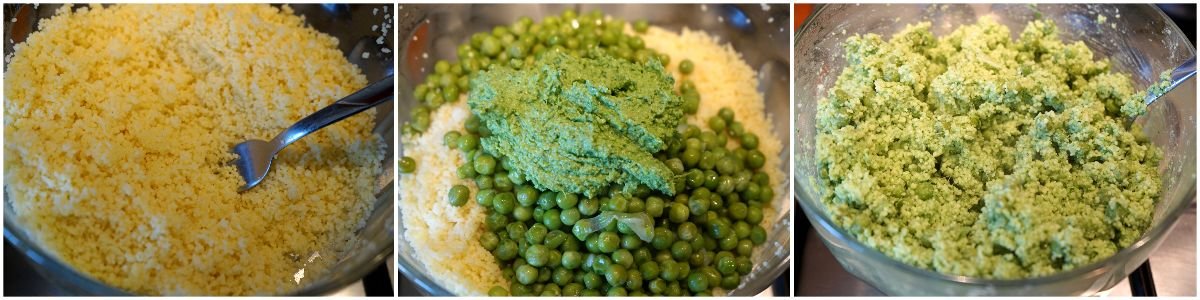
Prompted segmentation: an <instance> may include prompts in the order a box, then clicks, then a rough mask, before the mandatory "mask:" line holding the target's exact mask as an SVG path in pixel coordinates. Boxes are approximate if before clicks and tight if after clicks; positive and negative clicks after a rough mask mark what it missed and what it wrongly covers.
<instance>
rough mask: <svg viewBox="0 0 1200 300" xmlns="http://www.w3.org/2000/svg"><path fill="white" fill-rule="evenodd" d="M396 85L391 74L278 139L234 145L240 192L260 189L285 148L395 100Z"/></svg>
mask: <svg viewBox="0 0 1200 300" xmlns="http://www.w3.org/2000/svg"><path fill="white" fill-rule="evenodd" d="M394 85H395V80H394V79H393V77H392V76H391V75H389V76H388V77H386V78H383V79H382V80H380V81H376V82H375V83H372V84H371V85H369V86H367V87H366V88H363V89H361V90H358V91H357V92H354V94H350V96H346V98H342V99H341V100H338V101H337V102H334V103H333V104H330V105H329V106H326V107H325V108H322V109H321V110H318V111H317V112H315V113H313V114H311V115H308V116H307V117H304V119H301V120H300V121H299V122H296V124H292V126H291V127H288V128H287V130H284V131H283V133H280V134H279V135H277V136H275V139H272V140H271V141H270V142H268V141H263V140H255V139H251V140H246V141H245V142H242V143H240V144H237V145H236V146H233V149H232V150H231V151H232V152H233V153H234V154H237V155H238V158H237V159H235V160H233V161H232V162H231V163H233V164H234V165H235V166H237V170H238V175H241V176H242V179H244V180H245V181H246V184H245V185H243V186H242V187H241V188H239V189H238V192H244V191H246V190H249V189H251V188H254V187H255V186H258V184H259V183H261V182H262V180H263V178H264V177H266V176H267V171H269V170H270V169H271V161H273V160H275V155H276V154H278V153H279V151H281V150H283V148H284V147H287V146H288V145H291V144H292V142H295V141H297V140H300V138H302V137H304V136H306V135H308V134H309V133H313V132H314V131H317V130H319V129H321V128H325V126H329V125H330V124H333V123H336V122H337V121H341V120H342V119H345V118H346V117H349V116H352V115H355V114H357V113H359V112H362V111H364V110H367V109H368V108H372V107H375V106H376V105H379V104H380V103H384V102H387V101H391V100H392V97H393V94H394V93H393V87H394Z"/></svg>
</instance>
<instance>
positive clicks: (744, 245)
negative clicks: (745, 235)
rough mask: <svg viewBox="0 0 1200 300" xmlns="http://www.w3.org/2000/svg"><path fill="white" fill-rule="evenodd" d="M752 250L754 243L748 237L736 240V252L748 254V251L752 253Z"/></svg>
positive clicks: (742, 254)
mask: <svg viewBox="0 0 1200 300" xmlns="http://www.w3.org/2000/svg"><path fill="white" fill-rule="evenodd" d="M753 251H754V244H753V243H751V242H750V240H749V239H742V240H740V241H738V245H737V254H738V255H741V256H750V253H752V252H753Z"/></svg>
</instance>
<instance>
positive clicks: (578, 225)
mask: <svg viewBox="0 0 1200 300" xmlns="http://www.w3.org/2000/svg"><path fill="white" fill-rule="evenodd" d="M591 226H592V220H590V219H583V220H579V221H578V222H575V226H574V227H571V233H572V234H574V235H575V238H576V239H578V240H581V241H582V240H586V239H587V238H588V235H589V234H587V233H586V230H587V228H588V227H591Z"/></svg>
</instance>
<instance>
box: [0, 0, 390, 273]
mask: <svg viewBox="0 0 1200 300" xmlns="http://www.w3.org/2000/svg"><path fill="white" fill-rule="evenodd" d="M68 6H69V5H68ZM337 44H338V42H337V40H336V39H335V38H333V37H330V36H327V35H325V34H322V33H320V32H317V31H316V30H314V29H312V28H309V27H307V26H305V25H304V20H303V18H302V17H299V16H296V15H295V13H293V12H292V10H291V9H290V8H288V7H286V6H283V7H273V6H268V5H115V6H110V7H107V8H102V7H101V6H99V5H95V6H90V7H79V8H77V9H75V10H74V11H70V10H69V9H68V8H64V9H63V10H60V11H59V14H57V15H55V16H54V17H52V18H49V19H45V20H42V21H41V23H40V25H39V30H38V31H37V32H35V33H33V34H31V35H30V36H29V38H28V39H27V40H26V41H25V42H24V43H22V44H19V45H17V46H16V47H15V51H14V53H13V56H12V58H11V62H10V63H9V64H8V69H7V71H6V73H5V74H4V108H5V109H4V164H5V166H4V184H5V192H6V195H5V201H7V202H8V203H7V204H9V205H11V206H12V209H13V214H14V215H16V216H17V219H18V220H17V222H18V224H20V225H21V227H22V229H24V230H27V231H28V232H29V233H30V234H31V236H32V237H33V238H34V239H35V242H36V243H37V244H39V245H40V246H41V247H43V248H44V249H47V250H49V252H51V253H52V254H53V255H54V256H56V257H57V258H58V259H60V260H62V261H64V262H65V263H66V264H67V265H69V266H70V267H72V268H74V269H75V270H77V271H79V272H81V273H83V274H84V275H86V276H89V277H91V278H94V279H97V280H99V281H100V282H102V283H104V284H107V285H111V286H114V287H116V288H119V289H122V290H125V291H128V292H131V293H137V294H170V295H180V294H184V295H209V294H211V295H241V294H275V293H286V292H290V291H294V290H296V289H298V288H300V287H301V286H304V285H307V284H309V283H310V282H312V281H313V279H314V278H319V277H321V276H323V275H325V274H326V272H325V269H327V267H328V266H330V265H332V264H333V263H335V262H336V261H337V260H338V259H339V258H340V256H341V253H343V252H344V251H345V250H347V249H346V248H348V247H349V245H352V244H354V243H353V242H352V241H353V240H352V239H353V235H354V231H355V230H356V229H358V228H360V227H361V226H362V224H363V222H364V221H365V219H366V217H367V216H368V212H369V211H370V210H371V208H372V203H373V202H374V199H375V198H374V195H373V194H374V191H375V190H376V186H375V179H376V178H377V177H378V176H379V175H380V173H382V170H383V168H382V167H381V165H380V161H382V159H383V156H384V152H383V149H384V148H383V144H382V143H381V141H380V139H379V138H378V137H377V136H374V135H373V134H372V133H371V119H370V118H371V117H370V116H367V115H360V116H354V117H350V118H348V119H346V120H344V121H342V122H339V123H337V124H334V125H331V126H329V127H326V128H324V129H322V130H321V131H318V132H315V133H313V134H312V135H309V136H307V137H305V138H304V139H301V140H299V141H297V142H295V143H294V144H292V145H291V146H289V147H288V148H286V149H285V150H283V152H281V153H279V155H278V157H277V159H276V160H275V161H274V165H273V166H272V170H271V174H270V176H268V177H267V178H266V180H265V181H263V183H262V184H261V185H259V186H258V187H256V188H254V189H252V190H249V191H247V192H245V193H238V187H239V186H241V185H242V184H243V181H242V179H241V177H240V176H238V174H237V170H236V168H235V167H234V166H232V165H229V164H227V162H229V161H230V160H232V159H234V158H235V157H236V155H234V154H232V153H230V152H229V149H230V147H231V146H233V145H234V144H236V143H238V142H241V141H243V140H246V139H249V138H270V137H272V136H274V135H275V134H278V133H279V132H280V131H282V130H283V129H284V128H287V127H288V126H290V125H291V124H292V123H293V122H295V121H296V120H299V119H300V118H301V117H304V116H305V115H308V114H310V113H312V112H314V111H317V110H318V109H320V108H321V107H323V106H325V105H328V104H329V103H332V102H333V101H336V100H337V99H339V98H341V97H344V96H346V95H349V94H350V93H352V92H354V91H355V90H357V89H359V88H361V87H363V86H365V85H366V83H367V82H366V78H365V77H363V75H362V74H361V72H360V71H359V70H358V69H357V68H356V67H354V65H352V64H350V63H349V62H348V61H347V60H346V58H344V57H343V56H342V53H341V51H338V48H337Z"/></svg>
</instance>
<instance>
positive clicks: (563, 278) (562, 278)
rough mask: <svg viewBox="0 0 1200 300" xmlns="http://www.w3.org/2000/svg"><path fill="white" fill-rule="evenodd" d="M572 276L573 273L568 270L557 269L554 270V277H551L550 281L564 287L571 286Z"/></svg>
mask: <svg viewBox="0 0 1200 300" xmlns="http://www.w3.org/2000/svg"><path fill="white" fill-rule="evenodd" d="M574 276H575V273H573V272H571V271H570V270H567V269H563V268H557V269H554V275H552V276H551V278H553V279H552V280H553V281H554V284H557V285H561V286H566V285H568V284H571V282H572V281H571V280H572V279H574V278H573V277H574Z"/></svg>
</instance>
